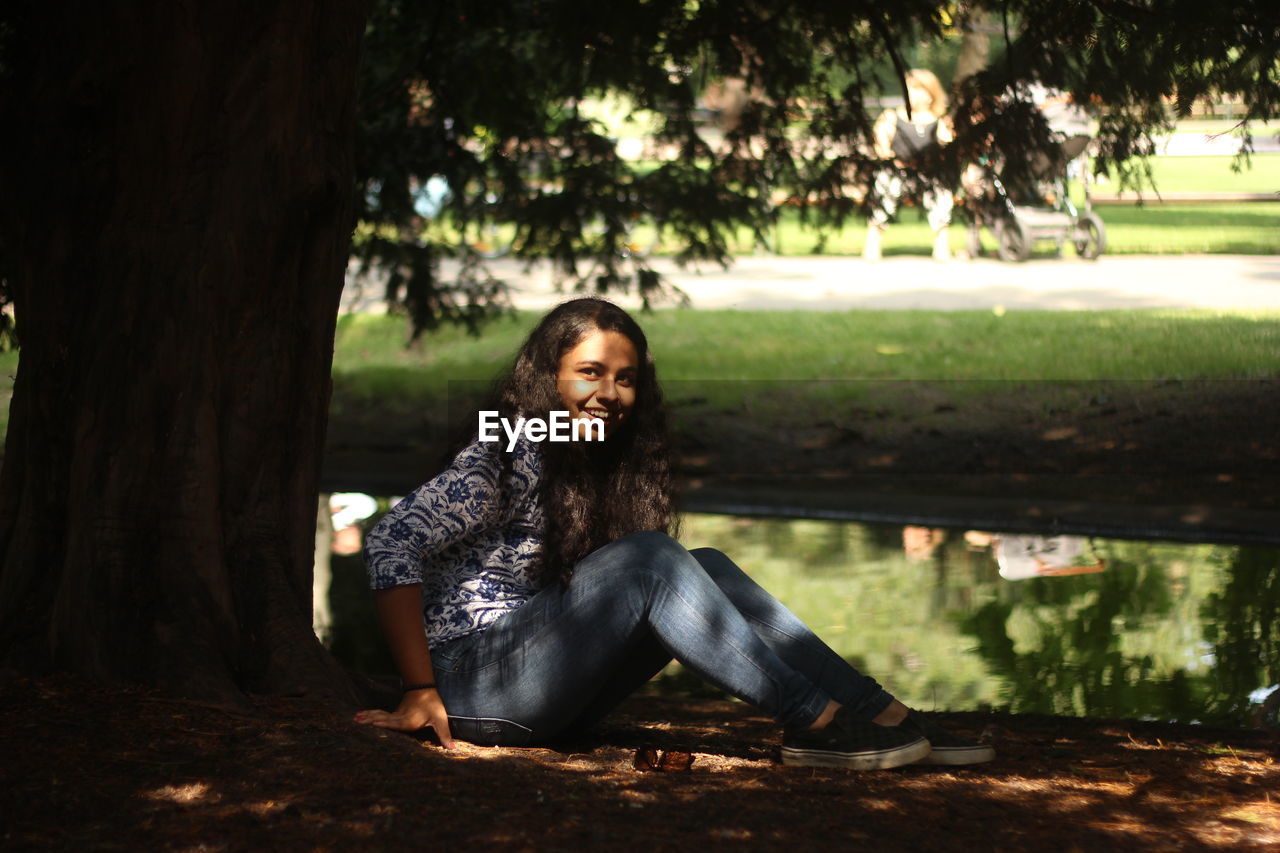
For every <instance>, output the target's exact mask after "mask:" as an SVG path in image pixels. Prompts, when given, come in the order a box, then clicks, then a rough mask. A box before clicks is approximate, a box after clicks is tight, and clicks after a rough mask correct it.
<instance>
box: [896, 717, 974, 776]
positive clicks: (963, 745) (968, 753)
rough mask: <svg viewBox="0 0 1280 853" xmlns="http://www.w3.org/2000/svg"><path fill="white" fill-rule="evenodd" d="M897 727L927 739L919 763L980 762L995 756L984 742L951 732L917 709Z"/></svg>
mask: <svg viewBox="0 0 1280 853" xmlns="http://www.w3.org/2000/svg"><path fill="white" fill-rule="evenodd" d="M898 727H899V728H901V729H905V730H907V731H909V732H912V733H914V734H916V735H919V736H920V737H922V738H924V739H925V740H927V741H929V746H930V747H932V749H931V750H930V752H929V754H928V755H926V756H924V757H923V758H921V759H920V763H921V764H945V765H949V766H953V767H954V766H958V765H962V764H982V763H983V762H984V761H990V760H992V759H993V758H995V757H996V751H995V750H994V749H992V748H991V747H990V746H988V745H987V744H985V743H978V742H977V741H976V740H970V739H969V738H966V737H961V736H960V735H953V734H951V732H949V731H947V730H946V729H944V728H942V727H941V726H939V725H938V724H937V723H934V722H933V721H932V720H930V719H929V718H928V717H926V716H924V715H923V714H921V713H920V712H919V711H912V712H910V713H909V714H907V718H906V719H905V720H903V721H902V722H901V723H899V724H898Z"/></svg>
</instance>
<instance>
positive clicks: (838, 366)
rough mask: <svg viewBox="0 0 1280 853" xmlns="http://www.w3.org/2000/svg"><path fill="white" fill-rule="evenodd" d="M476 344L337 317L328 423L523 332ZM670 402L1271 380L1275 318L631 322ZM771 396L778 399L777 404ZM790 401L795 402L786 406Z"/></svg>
mask: <svg viewBox="0 0 1280 853" xmlns="http://www.w3.org/2000/svg"><path fill="white" fill-rule="evenodd" d="M537 319H538V318H537V316H536V315H534V314H521V315H518V316H517V317H515V318H512V319H509V320H504V321H501V322H498V323H495V324H494V325H493V326H491V327H490V328H489V329H488V330H487V331H486V333H485V334H484V335H483V336H482V337H480V338H471V337H468V336H467V335H466V334H465V333H463V332H461V331H458V330H454V329H447V330H443V331H440V332H437V333H435V334H433V335H430V336H427V337H425V338H424V339H423V346H422V347H421V349H420V350H417V351H409V350H405V349H404V348H403V340H404V333H405V326H404V322H405V321H404V320H402V319H396V318H389V317H377V316H367V315H359V316H348V317H344V318H342V321H341V323H340V325H339V330H338V338H337V348H336V353H335V358H334V371H333V373H334V384H335V394H334V414H335V415H341V414H343V413H344V412H347V411H350V412H357V411H359V410H360V409H362V408H365V407H368V406H370V405H371V404H376V405H377V406H378V407H379V408H380V409H383V410H386V411H414V410H417V409H419V407H421V406H423V405H424V403H425V402H426V401H430V400H437V401H438V400H440V399H442V398H443V397H444V395H445V394H446V393H447V390H448V383H449V382H450V381H458V380H468V381H470V382H473V383H477V382H488V381H490V380H492V379H493V378H494V377H495V376H496V375H497V374H498V373H499V372H500V371H501V370H502V369H504V368H505V367H506V366H507V365H508V364H509V363H510V360H511V358H512V355H513V354H514V351H515V349H516V348H517V347H518V346H519V343H520V341H521V340H522V339H523V338H524V336H525V335H526V334H527V333H528V331H529V329H530V328H531V327H532V325H533V324H534V322H536V320H537ZM643 322H644V326H645V331H646V333H647V334H648V335H649V338H650V341H651V345H652V347H653V351H654V353H655V355H656V357H657V359H658V363H659V365H660V369H661V374H662V377H663V380H664V383H665V384H667V385H668V386H669V389H668V390H669V392H670V394H671V396H672V397H673V398H676V399H680V398H681V397H682V396H689V395H696V396H698V397H704V398H708V399H709V400H710V402H712V403H714V404H732V403H737V402H741V399H742V398H743V396H744V395H745V396H751V397H753V398H758V399H759V401H760V404H761V405H763V406H765V407H768V406H770V405H772V403H771V402H770V401H771V400H786V401H787V402H785V403H783V404H782V405H787V406H796V405H803V404H797V403H796V400H797V399H801V400H804V399H809V400H811V401H812V402H813V404H814V405H819V406H820V405H823V404H824V403H823V401H828V402H829V401H830V400H832V399H833V398H847V397H849V396H855V397H856V396H861V395H863V394H866V393H867V392H868V389H869V388H870V387H871V386H873V385H875V384H876V383H879V384H880V385H881V386H884V385H885V384H886V381H890V382H891V383H892V382H904V381H927V382H956V383H957V385H958V386H959V387H961V388H963V389H965V390H964V391H963V393H964V394H965V395H968V394H982V393H984V392H985V391H986V390H989V389H990V388H991V387H992V386H993V385H995V384H999V385H1001V386H1004V387H1006V388H1007V387H1008V386H1009V384H1010V383H1035V382H1037V381H1040V380H1067V381H1068V384H1069V383H1073V382H1089V381H1096V380H1127V379H1137V380H1150V379H1237V378H1260V377H1271V376H1277V375H1280V368H1278V367H1277V364H1276V361H1275V353H1276V352H1277V351H1280V314H1276V313H1249V312H1235V313H1230V314H1221V313H1213V312H1207V311H1108V312H1069V311H1053V312H1050V311H1019V312H1010V313H1008V314H1005V315H1003V316H996V315H995V314H993V313H991V312H986V311H969V312H934V311H892V312H880V311H848V312H802V311H789V312H777V313H770V312H738V311H687V310H677V309H670V310H662V311H657V312H654V313H653V314H650V315H648V316H646V317H645V318H644V319H643ZM781 388H785V390H786V393H785V394H779V393H777V392H778V391H779V390H780V389H781ZM797 395H798V396H797Z"/></svg>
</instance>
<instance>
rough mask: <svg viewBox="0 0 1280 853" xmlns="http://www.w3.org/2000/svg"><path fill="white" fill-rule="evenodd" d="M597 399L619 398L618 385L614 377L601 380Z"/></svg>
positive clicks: (597, 389)
mask: <svg viewBox="0 0 1280 853" xmlns="http://www.w3.org/2000/svg"><path fill="white" fill-rule="evenodd" d="M596 399H597V400H616V399H618V386H617V383H615V382H614V381H613V380H612V379H609V378H608V377H605V378H604V379H601V380H600V384H599V385H597V386H596Z"/></svg>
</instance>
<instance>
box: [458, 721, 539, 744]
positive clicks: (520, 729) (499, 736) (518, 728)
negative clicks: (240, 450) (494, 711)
mask: <svg viewBox="0 0 1280 853" xmlns="http://www.w3.org/2000/svg"><path fill="white" fill-rule="evenodd" d="M449 731H450V732H451V733H452V734H453V736H454V737H456V738H459V739H461V740H465V741H468V742H470V743H475V744H480V745H481V746H528V745H529V744H530V743H531V742H532V741H533V729H530V728H528V727H526V726H522V725H520V724H519V723H516V722H512V721H511V720H504V719H501V718H500V717H452V716H451V717H449Z"/></svg>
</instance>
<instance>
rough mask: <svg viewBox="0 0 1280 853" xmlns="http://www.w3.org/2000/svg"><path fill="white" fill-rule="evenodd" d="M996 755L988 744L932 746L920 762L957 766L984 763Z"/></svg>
mask: <svg viewBox="0 0 1280 853" xmlns="http://www.w3.org/2000/svg"><path fill="white" fill-rule="evenodd" d="M995 757H996V751H995V750H994V749H992V748H991V747H989V746H984V745H981V744H980V745H978V746H952V747H946V746H944V747H936V746H935V747H933V748H932V749H931V750H930V751H929V754H928V755H926V756H925V757H924V758H921V759H920V761H919V763H920V764H940V765H943V766H946V767H959V766H961V765H965V764H984V763H985V762H988V761H992V760H994V759H995Z"/></svg>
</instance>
